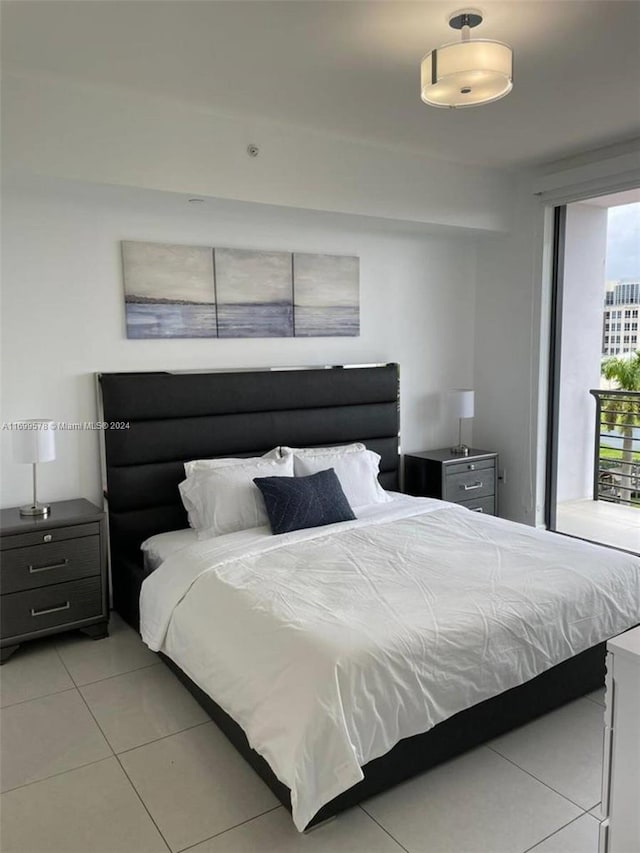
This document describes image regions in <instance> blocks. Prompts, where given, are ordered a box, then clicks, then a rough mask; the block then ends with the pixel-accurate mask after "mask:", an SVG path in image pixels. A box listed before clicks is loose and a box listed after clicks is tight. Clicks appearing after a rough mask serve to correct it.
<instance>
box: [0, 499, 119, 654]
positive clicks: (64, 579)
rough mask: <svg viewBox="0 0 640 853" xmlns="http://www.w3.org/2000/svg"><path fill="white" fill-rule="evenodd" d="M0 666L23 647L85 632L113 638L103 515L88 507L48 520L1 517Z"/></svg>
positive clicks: (13, 514) (68, 505)
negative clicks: (29, 642) (53, 636)
mask: <svg viewBox="0 0 640 853" xmlns="http://www.w3.org/2000/svg"><path fill="white" fill-rule="evenodd" d="M0 560H1V563H0V593H1V595H0V618H1V620H2V621H1V622H0V663H4V662H5V661H6V660H8V658H9V657H10V656H11V655H12V654H13V652H15V651H16V649H17V648H18V647H19V645H20V644H21V643H24V642H26V641H27V640H34V639H36V638H38V637H46V636H48V635H49V634H56V633H59V632H60V631H70V630H72V629H74V628H80V629H81V630H82V631H84V632H85V633H86V634H88V635H89V636H90V637H92V638H93V639H100V638H101V637H106V636H107V635H108V624H109V603H108V583H107V559H106V536H105V514H104V512H102V510H100V509H98V507H97V506H94V505H93V504H92V503H89V501H86V500H73V501H60V502H58V503H53V504H51V512H50V513H49V515H48V516H47V517H46V518H38V519H35V518H33V517H29V518H26V517H23V516H21V515H20V513H19V510H18V508H17V507H12V508H11V509H3V510H1V511H0Z"/></svg>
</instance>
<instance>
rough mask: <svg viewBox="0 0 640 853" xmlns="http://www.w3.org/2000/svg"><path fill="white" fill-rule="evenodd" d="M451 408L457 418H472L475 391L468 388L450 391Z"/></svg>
mask: <svg viewBox="0 0 640 853" xmlns="http://www.w3.org/2000/svg"><path fill="white" fill-rule="evenodd" d="M449 398H450V400H451V408H452V410H453V414H454V416H455V417H456V418H472V417H473V411H474V393H473V391H471V390H469V389H468V388H456V389H454V390H453V391H450V392H449Z"/></svg>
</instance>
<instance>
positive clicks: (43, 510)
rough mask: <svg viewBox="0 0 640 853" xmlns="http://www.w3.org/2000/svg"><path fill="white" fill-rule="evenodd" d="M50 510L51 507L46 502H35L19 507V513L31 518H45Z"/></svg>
mask: <svg viewBox="0 0 640 853" xmlns="http://www.w3.org/2000/svg"><path fill="white" fill-rule="evenodd" d="M50 512H51V507H50V506H47V505H46V504H40V503H35V504H31V505H28V506H21V507H20V515H26V516H30V517H32V518H46V517H47V516H48V515H49V513H50Z"/></svg>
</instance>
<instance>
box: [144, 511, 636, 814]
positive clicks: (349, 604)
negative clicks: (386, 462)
mask: <svg viewBox="0 0 640 853" xmlns="http://www.w3.org/2000/svg"><path fill="white" fill-rule="evenodd" d="M360 515H361V516H362V515H364V516H366V517H361V518H359V519H358V520H357V521H352V522H344V523H342V524H336V525H331V526H329V527H321V528H314V529H312V530H302V531H296V532H294V533H290V534H285V535H283V536H270V535H268V533H266V531H265V529H264V528H259V529H255V530H251V531H243V532H241V533H234V534H230V535H228V536H222V537H218V538H216V539H211V540H207V541H204V542H198V543H197V544H193V545H189V546H186V547H183V548H182V549H181V550H180V551H179V552H176V553H174V554H173V555H172V556H170V557H169V558H168V559H167V560H166V561H165V562H164V563H163V564H162V565H161V566H160V567H159V568H158V569H157V570H156V571H155V572H153V574H151V575H150V576H149V577H148V578H147V579H146V580H145V582H144V584H143V587H142V593H141V600H140V604H141V632H142V636H143V639H144V640H145V642H146V643H147V644H148V645H149V646H150V647H151V648H152V649H154V650H161V651H163V652H165V653H166V654H167V655H168V656H169V657H171V658H172V659H173V660H174V661H175V662H176V663H177V664H178V665H179V666H180V667H181V668H182V669H183V670H184V671H185V672H186V673H187V674H188V675H189V676H190V677H191V678H192V679H193V681H195V682H196V683H197V684H198V685H199V686H200V687H201V688H202V689H203V690H205V691H206V692H207V693H208V694H209V695H210V696H211V697H212V698H213V699H214V700H215V701H216V702H217V703H218V704H219V705H220V706H221V707H222V708H223V709H224V710H225V711H226V712H227V713H229V714H230V715H231V716H232V717H233V718H234V719H235V720H236V721H237V722H238V723H239V724H240V725H241V726H242V728H243V729H244V731H245V732H246V734H247V736H248V738H249V742H250V743H251V745H252V746H253V748H254V749H256V750H257V751H258V752H259V753H261V754H262V755H263V756H264V757H265V758H266V759H267V761H268V762H269V764H270V765H271V767H272V769H273V771H274V772H275V774H276V775H277V777H278V778H279V779H280V780H281V781H282V782H283V783H284V784H285V785H287V786H288V787H289V788H290V789H291V799H292V807H293V819H294V822H295V824H296V826H297V827H298V829H303V828H304V827H305V825H306V824H307V823H308V822H309V820H310V819H311V818H312V817H313V816H314V814H315V813H316V812H317V811H318V809H319V808H320V807H321V806H322V805H323V804H324V803H326V802H328V801H329V800H331V799H332V798H333V797H335V796H336V795H337V794H339V793H341V792H342V791H344V790H346V789H347V788H349V787H351V786H352V785H354V784H355V783H356V782H358V781H359V780H360V779H362V775H363V774H362V770H361V766H362V765H364V764H366V763H367V762H368V761H370V760H372V759H374V758H376V757H378V756H380V755H383V754H384V753H386V752H387V751H388V750H389V749H391V747H392V746H394V744H396V743H397V742H398V741H399V740H400V739H402V738H405V737H408V736H410V735H414V734H417V733H419V732H424V731H427V730H428V729H430V728H431V727H432V726H434V725H436V724H437V723H439V722H441V721H442V720H445V719H447V718H448V717H450V716H452V715H453V714H455V713H457V712H458V711H460V710H462V709H464V708H468V707H470V706H472V705H474V704H476V703H478V702H481V701H482V700H484V699H487V698H489V697H490V696H492V695H495V694H497V693H500V692H502V691H504V690H507V689H509V688H511V687H514V686H516V685H518V684H521V683H523V682H525V681H527V680H529V679H530V678H533V677H534V676H535V675H537V674H539V673H540V672H542V671H544V670H546V669H548V668H549V667H551V666H553V665H555V664H557V663H559V662H560V661H562V660H565V659H566V658H568V657H571V656H572V655H575V654H577V653H579V652H581V651H583V650H584V649H586V648H589V647H590V646H593V645H595V644H597V643H599V642H602V641H603V640H606V639H608V638H609V637H611V636H613V635H615V634H618V633H620V632H621V631H624V630H626V629H628V628H630V627H631V626H632V625H634V624H636V623H638V622H639V621H640V560H639V559H637V558H635V557H632V556H631V555H629V554H625V553H622V552H618V551H615V550H611V549H605V548H599V547H596V546H592V545H589V544H587V543H584V542H580V541H578V540H572V539H568V538H565V537H562V536H559V535H556V534H551V533H547V532H543V531H539V530H535V529H533V528H530V527H526V526H524V525H519V524H514V523H512V522H507V521H504V520H502V519H499V518H494V517H491V516H480V515H478V514H476V513H472V512H469V511H468V510H467V509H464V508H462V507H459V506H456V505H454V504H447V503H443V502H441V501H432V500H428V499H422V498H407V497H401V498H397V499H396V500H394V501H391V502H390V503H386V504H380V505H378V506H377V507H376V508H375V510H373V511H372V512H370V513H362V512H361V513H360Z"/></svg>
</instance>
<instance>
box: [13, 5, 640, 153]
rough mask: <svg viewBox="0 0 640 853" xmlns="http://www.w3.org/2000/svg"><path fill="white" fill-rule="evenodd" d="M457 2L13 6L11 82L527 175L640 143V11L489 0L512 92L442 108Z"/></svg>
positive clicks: (488, 30)
mask: <svg viewBox="0 0 640 853" xmlns="http://www.w3.org/2000/svg"><path fill="white" fill-rule="evenodd" d="M458 8H460V7H459V6H458V5H457V0H451V2H440V0H433V2H404V0H397V2H396V0H386V2H369V0H362V2H351V0H345V2H340V0H334V2H328V0H319V2H314V0H308V2H305V0H280V2H272V0H257V2H252V0H226V2H218V1H217V0H216V2H208V0H202V2H189V0H164V2H156V0H127V1H126V2H103V0H95V2H86V0H85V2H74V0H71V2H66V0H65V2H58V0H44V2H38V0H36V2H24V0H17V2H3V3H2V24H3V39H2V40H3V45H2V47H3V60H2V61H3V71H4V72H6V71H15V72H21V73H29V74H40V75H43V76H46V77H54V78H55V77H58V78H61V79H62V80H64V79H72V80H79V81H82V83H84V84H87V83H89V84H95V85H100V86H110V87H113V86H116V87H126V88H130V89H133V90H136V91H139V92H144V93H148V94H152V95H159V96H164V97H169V98H177V99H180V100H182V101H186V102H190V103H193V104H194V105H195V106H197V107H198V108H200V109H202V108H205V109H210V110H212V111H220V112H224V113H233V114H236V115H247V114H248V115H252V116H256V117H264V118H267V119H271V120H275V121H279V122H284V123H286V124H291V125H298V126H303V127H307V128H315V129H318V130H321V131H327V132H330V133H337V134H340V135H344V136H348V137H355V138H360V139H366V140H368V141H374V142H378V143H381V144H384V145H393V146H400V147H404V148H407V149H411V150H414V151H420V152H423V153H425V154H431V155H435V156H438V157H444V158H447V159H450V160H454V161H460V162H466V163H479V164H486V165H492V166H501V167H504V166H508V167H520V166H524V165H533V164H536V163H541V162H544V161H549V160H555V159H559V158H561V157H565V156H569V155H571V154H573V153H575V152H579V151H584V150H588V149H592V148H597V147H600V146H604V145H607V144H610V143H613V142H618V141H623V140H628V139H631V138H633V137H636V136H640V49H639V44H640V2H637V0H620V2H619V0H586V2H584V0H511V2H492V0H490V1H489V2H484V3H482V4H481V8H482V10H483V12H484V14H485V21H484V23H483V24H482V25H481V27H480V28H479V29H478V30H476V31H475V34H476V35H477V36H478V37H484V38H495V39H498V40H501V41H506V42H508V43H510V44H511V45H512V46H513V48H514V52H515V71H514V78H515V84H514V90H513V92H512V93H511V94H510V95H508V96H507V97H506V98H505V99H503V100H502V101H498V102H496V103H494V104H489V105H486V106H483V107H476V108H472V109H466V110H457V111H452V110H437V109H434V108H431V107H427V106H425V105H424V104H422V102H421V101H420V97H419V65H420V59H421V58H422V56H423V55H424V54H425V53H426V52H427V51H428V50H430V49H432V48H433V47H437V46H438V45H440V44H443V43H445V42H447V41H452V40H457V38H458V37H459V36H458V34H457V33H455V34H454V32H453V31H452V30H451V29H450V28H449V27H448V24H447V21H448V18H449V15H450V14H451V13H452V12H454V11H456V10H457V9H458Z"/></svg>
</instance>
